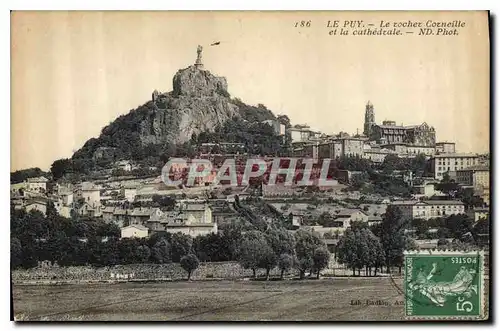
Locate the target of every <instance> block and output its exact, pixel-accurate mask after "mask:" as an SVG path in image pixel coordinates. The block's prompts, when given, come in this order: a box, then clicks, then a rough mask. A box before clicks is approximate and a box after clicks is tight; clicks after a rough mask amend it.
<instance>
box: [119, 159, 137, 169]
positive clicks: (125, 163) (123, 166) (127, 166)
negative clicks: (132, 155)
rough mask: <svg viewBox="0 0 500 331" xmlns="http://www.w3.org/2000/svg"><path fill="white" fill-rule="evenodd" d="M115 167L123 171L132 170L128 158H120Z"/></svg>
mask: <svg viewBox="0 0 500 331" xmlns="http://www.w3.org/2000/svg"><path fill="white" fill-rule="evenodd" d="M115 168H116V169H121V170H123V171H132V169H133V166H132V162H130V161H129V160H122V161H118V162H116V163H115Z"/></svg>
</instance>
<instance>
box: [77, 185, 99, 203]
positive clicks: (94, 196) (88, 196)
mask: <svg viewBox="0 0 500 331" xmlns="http://www.w3.org/2000/svg"><path fill="white" fill-rule="evenodd" d="M100 190H101V188H100V187H99V186H98V185H95V184H94V183H92V182H83V183H81V184H80V187H79V189H78V191H77V195H78V198H80V199H83V201H84V202H86V203H87V204H89V205H90V206H91V207H92V208H96V209H97V208H98V207H100V206H101V191H100Z"/></svg>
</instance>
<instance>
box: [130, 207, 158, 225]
mask: <svg viewBox="0 0 500 331" xmlns="http://www.w3.org/2000/svg"><path fill="white" fill-rule="evenodd" d="M157 209H158V208H150V207H143V208H134V209H132V210H129V211H128V216H129V217H128V219H129V221H130V224H142V225H145V224H146V223H147V222H148V220H149V218H150V217H151V215H153V214H154V213H155V212H156V210H157Z"/></svg>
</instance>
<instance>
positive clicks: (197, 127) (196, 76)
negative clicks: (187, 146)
mask: <svg viewBox="0 0 500 331" xmlns="http://www.w3.org/2000/svg"><path fill="white" fill-rule="evenodd" d="M249 109H251V111H250V112H252V111H253V112H257V113H259V114H260V113H263V114H264V115H263V117H264V118H265V119H269V118H275V117H274V115H273V114H272V112H270V111H269V110H267V109H261V108H257V107H253V106H248V105H245V104H244V103H243V102H241V101H240V100H237V99H235V100H232V99H231V98H230V95H229V93H228V86H227V81H226V78H224V77H217V76H215V75H213V74H212V73H210V71H208V70H204V69H203V65H202V64H195V65H192V66H189V67H188V68H185V69H181V70H179V71H178V72H177V73H176V74H175V75H174V77H173V91H171V92H167V93H159V92H158V91H156V90H155V91H154V92H153V94H152V98H151V100H150V101H148V102H146V103H145V104H144V105H142V106H139V107H138V108H137V109H134V110H131V111H130V112H129V113H128V114H126V115H122V116H120V117H119V118H117V119H116V120H115V121H113V122H112V123H111V124H110V125H108V126H106V127H105V128H104V129H103V130H102V132H101V135H100V136H99V138H97V139H95V138H92V139H89V140H88V141H87V142H86V143H85V145H84V146H83V147H82V148H81V149H80V150H79V151H77V152H76V153H75V155H74V156H73V158H79V159H82V158H83V159H89V158H94V159H100V158H101V157H104V154H106V155H107V153H104V152H105V151H108V150H111V149H112V150H113V151H114V154H115V158H118V159H120V158H130V157H131V158H140V157H141V153H140V151H139V150H140V149H141V148H143V147H146V146H148V145H150V144H153V145H160V146H166V145H171V144H179V143H184V142H186V141H189V140H190V139H191V137H192V135H193V134H196V135H199V134H200V133H201V132H206V131H213V130H214V129H215V128H216V127H217V126H218V125H223V124H224V123H225V122H226V121H227V120H229V119H231V118H233V117H235V116H236V117H238V116H241V117H243V118H245V119H247V118H248V120H250V121H252V122H253V121H261V119H253V118H250V117H248V113H249Z"/></svg>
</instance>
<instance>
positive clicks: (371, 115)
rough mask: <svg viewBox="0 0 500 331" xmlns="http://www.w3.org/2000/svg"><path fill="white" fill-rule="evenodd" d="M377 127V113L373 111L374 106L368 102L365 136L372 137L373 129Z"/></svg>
mask: <svg viewBox="0 0 500 331" xmlns="http://www.w3.org/2000/svg"><path fill="white" fill-rule="evenodd" d="M374 125H375V111H374V110H373V104H372V103H371V102H370V101H368V103H367V104H366V107H365V125H364V128H363V134H364V135H365V136H367V137H370V136H371V134H372V127H373V126H374Z"/></svg>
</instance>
